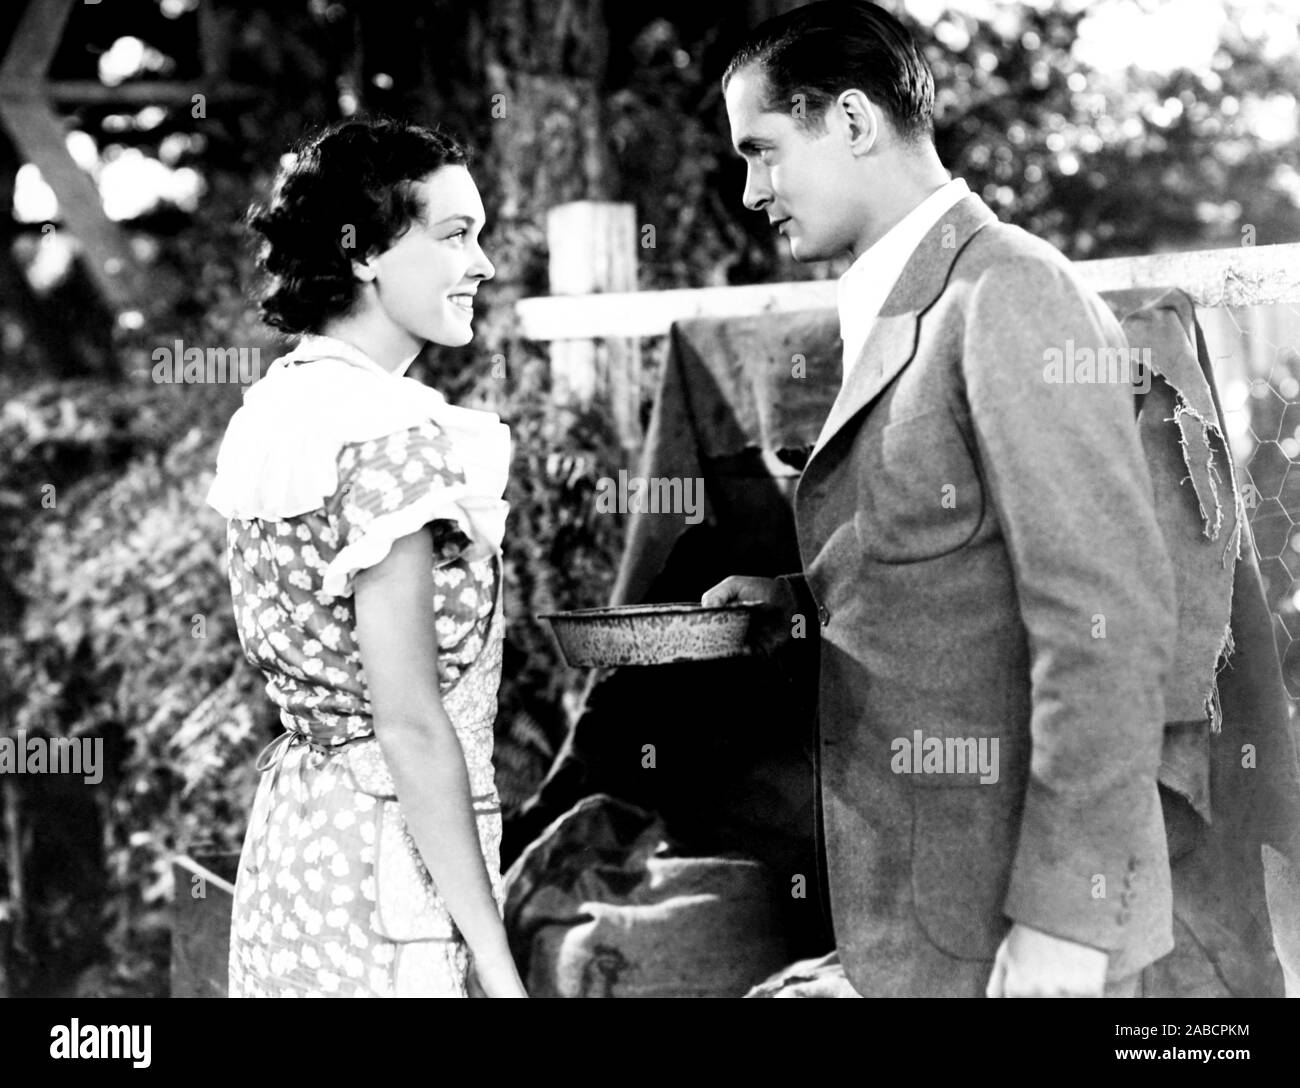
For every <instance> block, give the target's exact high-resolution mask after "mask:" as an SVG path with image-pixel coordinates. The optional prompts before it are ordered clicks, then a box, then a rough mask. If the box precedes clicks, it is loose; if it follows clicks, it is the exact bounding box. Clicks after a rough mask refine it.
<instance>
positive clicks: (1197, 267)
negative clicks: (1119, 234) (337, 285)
mask: <svg viewBox="0 0 1300 1088" xmlns="http://www.w3.org/2000/svg"><path fill="white" fill-rule="evenodd" d="M1075 268H1077V269H1078V270H1079V272H1080V273H1081V274H1082V275H1083V277H1084V279H1085V280H1087V282H1088V284H1089V286H1091V287H1092V288H1093V289H1094V290H1097V291H1112V290H1123V289H1126V288H1137V287H1180V288H1182V289H1183V290H1184V291H1186V292H1187V293H1188V295H1190V296H1191V298H1192V301H1193V302H1194V303H1195V304H1196V305H1197V306H1201V307H1216V306H1260V305H1268V304H1270V303H1277V302H1285V303H1300V243H1292V244H1287V245H1273V246H1241V247H1234V248H1231V249H1208V250H1194V251H1191V252H1187V253H1158V254H1155V255H1153V256H1148V257H1115V258H1110V259H1107V260H1103V261H1076V262H1075ZM834 307H835V281H834V280H800V281H796V282H793V283H770V284H757V285H753V286H747V287H701V288H679V289H675V290H670V291H630V292H625V293H622V294H592V295H585V296H579V297H566V298H558V297H547V298H525V299H520V300H519V301H518V302H517V303H516V304H515V313H516V316H517V317H518V319H519V333H520V335H521V336H522V337H524V339H527V340H540V341H551V340H590V339H601V338H605V337H629V336H664V335H666V334H667V332H668V330H669V328H670V327H671V326H672V324H673V322H674V321H682V320H686V319H688V318H694V317H752V316H755V315H758V314H763V313H786V312H791V311H796V310H821V309H834Z"/></svg>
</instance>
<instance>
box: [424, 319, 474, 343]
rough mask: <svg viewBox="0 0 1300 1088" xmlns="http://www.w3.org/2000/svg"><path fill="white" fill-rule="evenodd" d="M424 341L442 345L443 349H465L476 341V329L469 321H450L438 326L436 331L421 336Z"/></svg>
mask: <svg viewBox="0 0 1300 1088" xmlns="http://www.w3.org/2000/svg"><path fill="white" fill-rule="evenodd" d="M420 335H421V336H423V337H424V339H426V340H428V341H430V342H431V343H434V344H441V345H443V347H448V348H459V347H464V346H465V345H466V344H468V343H469V342H470V341H471V340H473V339H474V327H473V326H472V325H471V324H470V323H469V322H468V321H457V322H455V323H452V322H450V321H448V322H445V323H444V324H442V325H440V326H438V328H436V329H430V330H428V331H427V332H422V333H421V334H420Z"/></svg>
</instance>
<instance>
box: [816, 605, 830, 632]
mask: <svg viewBox="0 0 1300 1088" xmlns="http://www.w3.org/2000/svg"><path fill="white" fill-rule="evenodd" d="M817 620H818V622H819V623H821V625H822V626H823V627H825V626H826V625H827V624H828V623H830V622H831V614H830V611H829V610H828V609H827V607H826V606H825V605H821V606H820V607H819V608H818V609H817Z"/></svg>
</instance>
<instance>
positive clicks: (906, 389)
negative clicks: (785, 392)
mask: <svg viewBox="0 0 1300 1088" xmlns="http://www.w3.org/2000/svg"><path fill="white" fill-rule="evenodd" d="M723 88H724V91H725V95H726V104H727V114H728V118H729V121H730V125H731V135H732V142H733V144H734V146H735V148H736V150H737V152H738V153H739V154H740V155H741V156H742V157H743V158H744V159H745V162H746V165H747V176H746V182H745V191H744V197H743V199H744V204H745V206H746V207H747V208H750V209H752V210H754V211H760V212H763V213H765V214H766V215H767V217H768V219H769V220H770V221H771V223H772V224H773V225H774V227H775V228H776V229H777V230H778V231H780V233H781V234H783V235H784V236H785V237H786V238H787V239H788V240H789V243H790V249H791V253H792V254H793V255H794V257H795V258H796V259H797V260H800V261H819V260H827V259H831V258H835V257H838V256H840V255H842V254H848V255H849V256H850V257H852V259H853V263H852V266H851V267H850V269H849V270H848V272H847V273H845V275H844V276H843V278H842V279H841V280H840V283H839V310H840V321H841V328H842V331H843V339H844V358H843V367H844V374H843V385H842V388H841V390H840V392H839V394H838V397H837V399H836V401H835V404H834V405H833V407H832V409H831V412H830V415H829V417H828V419H827V420H826V423H825V425H824V427H823V429H822V432H821V435H820V437H819V439H818V441H817V444H816V445H815V447H814V449H813V453H812V455H811V458H810V460H809V461H808V463H807V465H806V467H805V469H804V472H803V476H802V478H801V480H800V482H799V487H798V490H797V493H796V499H795V519H796V524H797V528H798V535H799V546H800V554H801V558H802V563H803V572H802V574H800V575H791V576H788V577H784V578H780V579H776V580H768V579H760V578H752V577H733V578H728V579H727V580H726V581H724V582H722V583H721V584H719V585H718V586H715V587H714V588H713V589H711V590H709V592H708V593H706V594H705V597H704V603H706V604H718V603H725V602H727V601H734V600H744V601H757V602H762V603H764V604H767V605H769V606H774V607H780V608H781V609H782V612H783V614H784V620H785V622H787V623H789V624H790V630H791V631H792V633H793V634H795V635H796V636H797V635H799V634H800V633H801V631H802V630H803V628H804V625H805V623H806V624H807V625H808V626H809V627H810V628H811V630H812V631H813V632H816V633H817V635H818V636H819V644H820V709H819V729H820V788H821V800H822V813H823V820H824V825H825V847H826V858H827V868H828V880H829V886H830V898H831V909H832V914H833V921H834V924H835V930H836V941H837V945H838V948H839V954H840V959H841V961H842V963H843V965H844V970H845V972H846V974H847V977H848V979H849V981H850V982H851V983H852V984H853V986H854V987H855V988H856V989H857V990H858V991H859V992H860V993H862V994H864V995H869V996H888V995H918V996H921V995H940V994H947V995H967V996H979V995H982V994H986V993H987V994H988V995H989V996H1038V995H1096V996H1100V995H1102V994H1103V993H1105V994H1115V995H1121V994H1132V993H1135V992H1137V977H1138V974H1139V972H1140V971H1141V970H1142V969H1143V968H1144V967H1145V966H1147V965H1148V964H1150V963H1152V962H1153V961H1154V960H1156V959H1157V958H1159V957H1160V956H1162V955H1164V954H1165V953H1166V952H1168V951H1169V950H1170V949H1171V948H1172V947H1173V937H1172V929H1171V904H1170V877H1169V861H1168V855H1167V848H1166V844H1165V833H1164V825H1163V822H1162V817H1161V803H1160V799H1159V794H1158V790H1157V785H1156V774H1157V770H1158V767H1159V763H1160V754H1161V741H1162V731H1163V722H1164V714H1163V705H1162V697H1161V684H1162V679H1163V677H1164V673H1165V670H1166V668H1167V667H1168V662H1169V660H1170V656H1171V652H1172V646H1173V640H1174V638H1175V634H1176V603H1175V597H1174V580H1173V571H1172V568H1171V565H1170V562H1169V558H1168V555H1167V553H1166V551H1165V547H1164V543H1163V540H1162V537H1161V532H1160V529H1159V527H1158V525H1157V522H1156V518H1155V513H1154V508H1153V498H1152V487H1151V480H1150V477H1149V475H1148V471H1147V468H1146V465H1145V462H1144V458H1143V453H1142V449H1141V447H1140V444H1139V439H1138V435H1137V430H1136V428H1135V426H1134V422H1133V420H1134V401H1133V389H1132V386H1131V385H1130V384H1127V382H1119V381H1116V379H1115V378H1114V377H1111V378H1110V380H1109V381H1107V380H1106V375H1104V374H1103V375H1101V378H1102V380H1100V381H1097V382H1095V383H1092V384H1087V383H1085V384H1077V383H1070V384H1067V383H1066V382H1065V381H1063V380H1062V369H1061V366H1060V362H1061V360H1062V359H1063V358H1069V357H1073V358H1079V357H1082V356H1081V353H1083V352H1092V353H1094V355H1096V356H1098V357H1116V356H1115V353H1116V352H1120V351H1123V352H1124V353H1125V357H1127V345H1126V343H1125V340H1124V336H1123V333H1122V332H1121V330H1120V328H1119V325H1118V324H1117V322H1116V321H1115V320H1114V318H1113V317H1112V315H1111V313H1110V311H1109V310H1108V309H1107V307H1106V306H1105V304H1104V303H1103V302H1102V301H1101V300H1100V299H1099V298H1098V297H1097V296H1096V295H1095V294H1094V293H1093V292H1092V291H1090V290H1089V289H1088V288H1087V287H1086V286H1084V285H1083V284H1082V283H1081V281H1080V279H1079V278H1078V276H1077V275H1076V274H1075V273H1074V272H1073V271H1072V269H1071V267H1070V265H1069V263H1068V262H1067V261H1066V260H1065V258H1064V257H1062V256H1061V255H1060V254H1059V253H1058V252H1057V251H1056V250H1054V249H1053V248H1051V247H1050V246H1049V245H1047V244H1046V243H1044V242H1042V241H1039V240H1037V239H1035V238H1033V237H1031V236H1030V235H1028V234H1026V233H1025V232H1024V231H1022V230H1020V229H1018V228H1015V227H1011V226H1007V225H1004V224H1001V223H999V222H998V221H997V219H996V217H995V216H994V215H993V213H992V212H991V211H989V209H988V208H987V207H986V206H985V205H984V204H983V203H982V202H981V201H980V199H979V198H978V197H977V196H975V195H973V194H971V193H970V192H969V191H968V190H967V188H966V186H965V183H964V182H962V181H960V180H950V179H949V177H948V175H947V173H946V171H945V170H944V169H943V167H942V165H941V164H940V162H939V158H938V156H937V154H936V151H935V148H934V143H933V135H932V125H931V110H932V105H933V97H934V85H933V78H932V76H931V74H930V71H929V69H928V67H927V65H926V63H925V61H924V59H923V58H922V57H921V55H920V52H919V51H918V49H917V47H916V45H915V44H914V42H913V41H912V39H911V37H910V35H909V34H908V33H907V31H906V30H905V28H904V27H903V26H902V25H901V24H899V23H898V22H897V21H896V20H895V19H893V18H892V17H891V16H889V15H888V14H887V13H886V12H884V11H883V10H882V9H880V8H878V7H876V6H875V5H873V4H869V3H857V2H832V3H815V4H811V5H808V6H806V7H802V8H798V9H796V10H794V11H792V12H789V13H787V14H785V15H782V16H779V17H778V18H776V19H773V20H770V21H769V22H767V23H765V24H763V25H762V26H761V27H759V28H758V29H757V30H756V31H755V32H754V33H753V35H752V36H751V38H750V40H749V41H748V42H747V43H746V44H745V45H744V47H743V48H742V49H741V50H740V51H739V52H738V54H737V55H736V57H735V59H734V60H733V61H732V64H731V66H730V67H729V69H728V71H727V74H726V76H725V78H724V81H723ZM1071 353H1073V356H1071ZM1102 353H1104V355H1103V354H1102ZM1054 364H1055V365H1054ZM1102 369H1103V370H1104V369H1105V368H1102ZM814 617H815V620H814Z"/></svg>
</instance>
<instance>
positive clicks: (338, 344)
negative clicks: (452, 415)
mask: <svg viewBox="0 0 1300 1088" xmlns="http://www.w3.org/2000/svg"><path fill="white" fill-rule="evenodd" d="M311 359H342V360H343V361H344V362H345V363H351V364H352V365H353V366H358V367H360V368H361V369H362V370H368V371H370V372H371V373H372V374H377V375H379V376H380V377H381V378H401V377H404V376H405V375H406V372H407V370H409V369H410V367H411V364H412V363H413V362H415V359H416V356H414V355H412V356H411V357H410V358H409V359H407V360H406V362H404V363H403V364H402V365H401V366H399V367H398V368H397V369H396V370H386V369H384V367H382V366H380V365H379V364H378V363H377V362H375V360H374V359H372V358H371V357H370V356H369V355H367V354H366V353H365V352H364V351H362V350H361V349H360V348H359V347H356V346H355V345H353V344H349V343H348V342H347V341H346V340H340V339H338V338H337V337H334V336H323V335H321V334H320V333H307V334H305V335H304V336H303V337H301V339H299V341H298V343H297V345H296V346H295V347H294V349H293V350H292V351H291V352H289V354H288V355H284V356H282V357H281V358H279V359H277V360H276V364H279V363H284V365H285V366H289V365H291V364H292V363H295V362H307V361H309V360H311ZM412 380H414V379H412ZM424 388H425V389H429V386H427V385H426V386H424ZM430 392H433V393H438V391H437V390H436V389H430ZM438 396H439V397H441V396H442V394H441V393H438Z"/></svg>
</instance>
